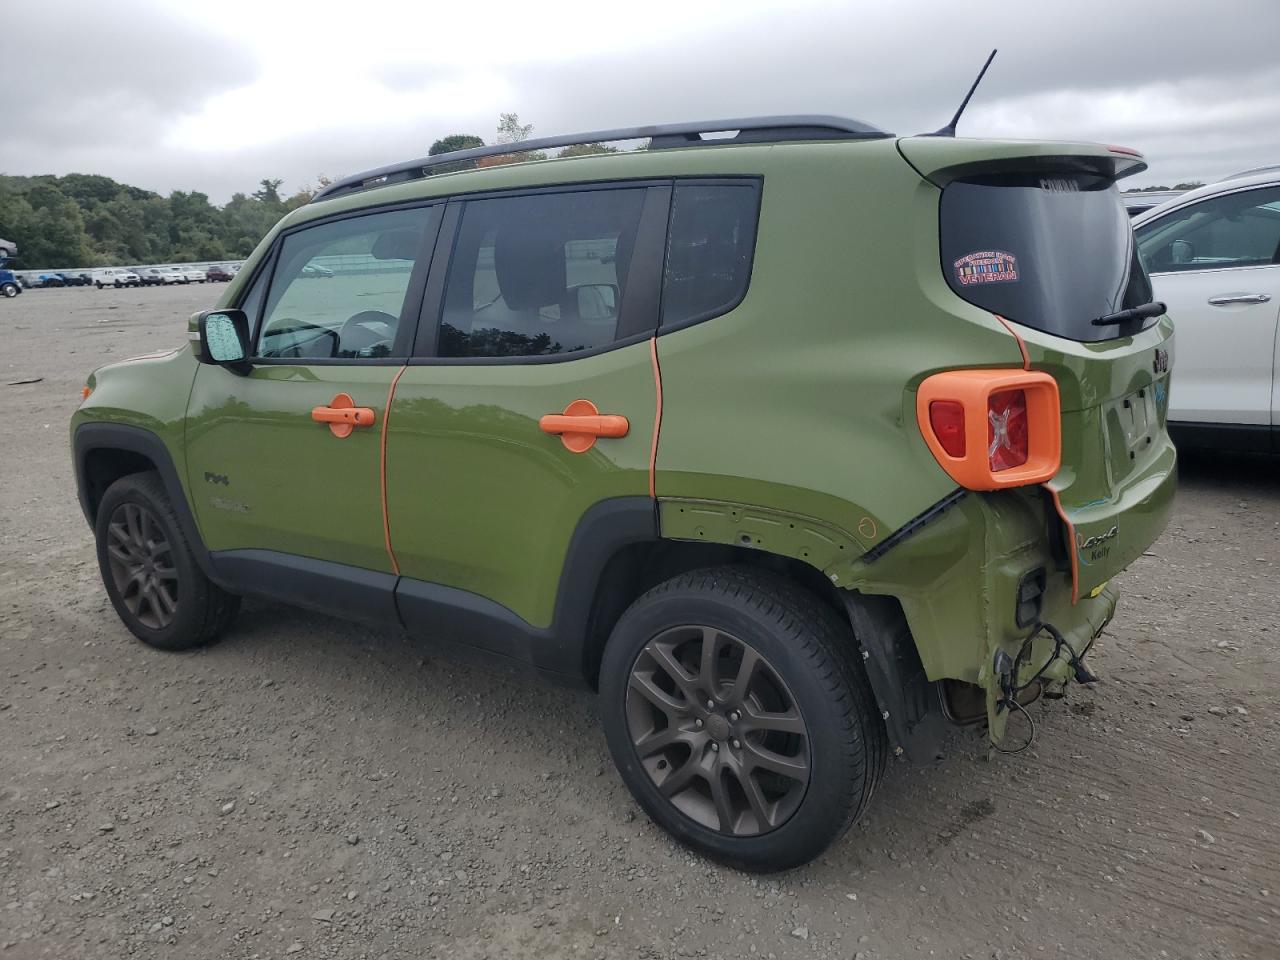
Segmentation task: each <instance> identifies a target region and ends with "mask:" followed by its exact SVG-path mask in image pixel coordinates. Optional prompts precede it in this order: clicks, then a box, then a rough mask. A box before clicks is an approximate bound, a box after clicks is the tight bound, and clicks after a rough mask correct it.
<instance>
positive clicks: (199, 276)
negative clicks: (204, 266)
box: [169, 267, 209, 283]
mask: <svg viewBox="0 0 1280 960" xmlns="http://www.w3.org/2000/svg"><path fill="white" fill-rule="evenodd" d="M169 269H170V270H172V271H174V272H175V273H177V274H178V276H180V277H181V278H182V282H183V283H205V282H207V281H208V279H209V278H208V277H206V276H205V273H204V271H203V270H199V269H197V268H195V267H170V268H169Z"/></svg>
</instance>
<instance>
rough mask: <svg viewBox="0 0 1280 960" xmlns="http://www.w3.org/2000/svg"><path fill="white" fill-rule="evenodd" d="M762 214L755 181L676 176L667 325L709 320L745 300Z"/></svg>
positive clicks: (666, 292) (666, 281) (665, 293)
mask: <svg viewBox="0 0 1280 960" xmlns="http://www.w3.org/2000/svg"><path fill="white" fill-rule="evenodd" d="M759 213H760V185H759V183H758V182H757V181H742V182H734V183H723V182H718V183H698V182H693V183H680V182H678V181H677V183H676V188H675V191H674V193H673V196H672V202H671V226H670V230H669V232H668V236H667V258H666V269H665V272H664V276H663V285H662V326H663V327H664V328H666V327H673V326H682V325H686V324H690V323H697V322H698V321H700V320H708V319H710V318H712V317H716V316H719V315H720V314H723V313H727V312H728V311H730V310H732V309H733V308H734V307H736V306H737V305H738V304H739V303H741V302H742V298H743V297H745V296H746V293H747V286H748V284H749V283H750V280H751V263H752V259H753V257H754V256H755V244H756V225H757V221H758V219H759Z"/></svg>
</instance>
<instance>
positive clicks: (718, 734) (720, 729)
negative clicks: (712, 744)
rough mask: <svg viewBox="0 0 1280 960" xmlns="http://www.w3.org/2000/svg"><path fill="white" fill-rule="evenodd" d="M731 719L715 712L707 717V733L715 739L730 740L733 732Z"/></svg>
mask: <svg viewBox="0 0 1280 960" xmlns="http://www.w3.org/2000/svg"><path fill="white" fill-rule="evenodd" d="M731 732H732V731H731V729H730V727H729V721H728V720H726V719H725V718H724V717H722V716H720V714H718V713H713V714H711V716H709V717H707V733H709V734H710V735H711V739H713V740H728V739H729V734H730V733H731Z"/></svg>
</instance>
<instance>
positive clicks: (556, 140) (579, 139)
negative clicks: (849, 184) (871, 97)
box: [311, 114, 893, 203]
mask: <svg viewBox="0 0 1280 960" xmlns="http://www.w3.org/2000/svg"><path fill="white" fill-rule="evenodd" d="M730 130H735V131H737V133H736V134H735V135H734V136H732V137H711V138H704V134H708V133H720V132H728V131H730ZM892 136H893V134H891V133H889V132H888V131H887V130H881V129H880V128H879V127H876V126H872V125H871V124H869V123H863V122H862V121H861V120H849V119H846V118H844V117H832V116H824V115H809V114H798V115H784V116H776V117H740V118H737V119H733V120H706V121H702V122H700V123H663V124H657V125H654V126H648V127H629V128H622V129H618V130H595V131H592V132H591V133H572V134H567V135H562V136H558V137H541V138H539V139H536V140H520V141H517V142H516V143H495V144H493V145H492V146H488V147H474V148H472V149H470V150H454V151H453V152H452V153H442V154H439V155H438V156H434V157H421V158H419V159H417V160H410V161H408V162H406V163H394V164H391V165H390V166H386V167H378V168H377V169H376V170H366V171H365V172H364V173H357V174H355V175H354V176H351V177H344V178H343V179H341V180H337V181H335V182H334V183H331V184H329V185H328V186H327V187H325V188H324V189H323V190H321V191H319V192H318V193H316V195H315V196H314V197H312V198H311V202H313V203H314V202H315V201H317V200H327V199H329V198H330V197H334V196H338V195H340V194H345V193H356V192H358V191H360V190H365V189H369V188H372V187H381V186H385V185H387V184H390V183H402V182H404V181H406V180H418V179H421V178H422V177H425V176H428V175H429V172H430V171H431V169H432V168H433V167H440V166H444V165H445V164H453V163H460V162H463V161H467V160H479V159H480V158H482V157H500V156H508V155H510V154H513V153H532V152H534V151H537V150H551V149H554V148H556V147H572V146H577V145H580V144H586V143H609V142H611V141H617V140H645V139H647V140H648V141H649V149H650V150H666V149H671V148H673V147H688V146H695V145H698V144H727V143H779V142H782V141H786V140H882V139H884V138H886V137H892Z"/></svg>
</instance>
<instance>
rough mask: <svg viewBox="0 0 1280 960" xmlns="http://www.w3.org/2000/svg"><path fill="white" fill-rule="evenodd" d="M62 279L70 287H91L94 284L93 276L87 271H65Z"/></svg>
mask: <svg viewBox="0 0 1280 960" xmlns="http://www.w3.org/2000/svg"><path fill="white" fill-rule="evenodd" d="M62 281H63V283H64V284H65V285H66V286H68V287H91V286H93V277H91V276H89V274H87V273H64V274H62Z"/></svg>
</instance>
